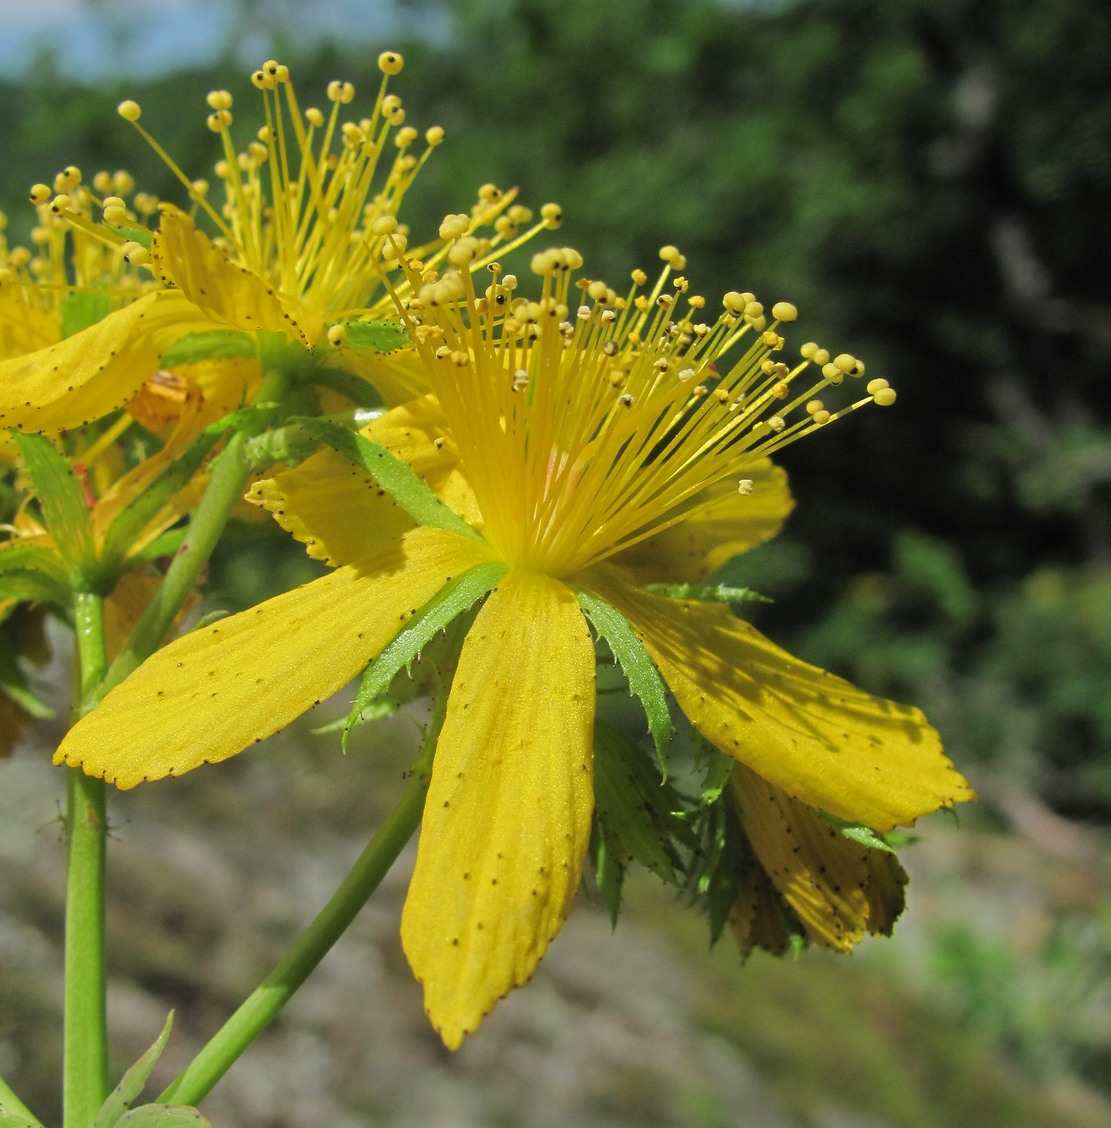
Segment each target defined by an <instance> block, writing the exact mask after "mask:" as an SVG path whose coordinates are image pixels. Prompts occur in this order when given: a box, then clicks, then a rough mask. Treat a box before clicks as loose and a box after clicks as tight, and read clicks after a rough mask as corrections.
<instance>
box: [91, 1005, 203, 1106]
mask: <svg viewBox="0 0 1111 1128" xmlns="http://www.w3.org/2000/svg"><path fill="white" fill-rule="evenodd" d="M173 1025H174V1012H173V1011H170V1013H169V1014H168V1015H167V1016H166V1021H165V1023H164V1024H163V1026H162V1032H161V1033H160V1034H159V1035H158V1037H157V1038H155V1040H154V1042H153V1043H152V1044H151V1046H150V1048H149V1049H148V1050H147V1051H146V1052H145V1053H144V1054H143V1056H142V1057H140V1058H139V1060H138V1061H137V1062H135V1064H134V1065H132V1066H131V1067H130V1068H129V1069H128V1071H127V1072H126V1073H125V1074H124V1075H123V1078H122V1079H121V1080H120V1083H119V1084H118V1085H117V1086H116V1087H115V1088H114V1089H113V1090H112V1091H111V1092H110V1093H109V1094H108V1098H107V1100H105V1102H104V1104H102V1105H101V1106H100V1109H99V1110H98V1112H97V1114H96V1118H95V1119H94V1120H93V1128H114V1126H115V1125H116V1124H120V1123H123V1118H124V1116H125V1114H126V1113H127V1111H128V1109H129V1108H131V1105H132V1102H133V1101H134V1100H135V1098H136V1097H138V1095H139V1094H140V1093H141V1092H142V1091H143V1087H144V1086H145V1085H146V1083H147V1080H148V1079H149V1078H150V1075H151V1071H152V1070H153V1069H154V1066H155V1064H156V1063H157V1061H158V1059H159V1058H160V1057H161V1056H162V1051H163V1050H164V1049H165V1048H166V1042H167V1041H168V1040H169V1037H170V1031H171V1030H172V1029H173ZM147 1107H150V1106H147ZM136 1111H138V1110H136ZM194 1123H196V1122H194Z"/></svg>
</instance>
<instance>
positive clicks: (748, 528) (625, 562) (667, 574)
mask: <svg viewBox="0 0 1111 1128" xmlns="http://www.w3.org/2000/svg"><path fill="white" fill-rule="evenodd" d="M745 478H746V479H748V480H749V481H751V482H752V492H751V493H744V494H742V493H741V492H740V491H739V490H738V489H737V483H736V482H732V481H730V482H721V483H719V484H718V485H717V486H714V487H713V488H712V489H710V490H706V491H705V492H704V495H703V497H702V498H700V499H699V500H700V502H702V503H703V504H702V506H701V508H699V509H697V510H696V511H695V512H694V514H693V515H692V516H691V517H689V518H688V519H687V520H685V521H683V522H681V523H680V524H678V525H672V526H671V527H670V528H668V529H665V530H664V531H663V532H662V533H658V534H657V535H656V536H654V537H650V538H649V539H648V540H645V541H641V542H640V543H639V544H636V545H633V547H632V548H630V549H627V550H626V551H624V552H622V553H620V554H619V555H618V556H616V557H614V564H616V565H618V566H619V567H621V568H622V569H623V570H624V571H625V573H626V574H627V575H629V576H630V577H631V578H632V579H633V580H634V581H635V582H636V583H643V584H647V583H680V582H683V581H689V580H700V579H702V578H703V577H705V576H706V575H708V574H709V573H710V572H712V571H713V570H714V569H715V568H720V567H721V565H722V564H724V563H725V562H726V561H727V560H729V559H730V558H732V557H734V556H736V555H737V553H739V552H744V551H745V550H746V549H749V548H752V547H753V546H754V545H758V544H762V543H763V542H764V541H766V540H770V539H771V538H772V537H774V536H775V534H776V533H778V532H779V530H780V529H781V528H782V526H783V522H784V521H785V520H786V519H787V515H788V514H789V513H790V512H791V509H792V508H793V507H794V500H793V499H792V497H791V491H790V490H789V489H788V488H787V475H786V473H785V472H784V471H783V470H781V469H780V468H779V467H778V466H774V465H773V464H772V462H771V460H770V459H767V458H764V459H761V460H760V461H759V462H756V463H754V464H752V465H751V466H746V467H745Z"/></svg>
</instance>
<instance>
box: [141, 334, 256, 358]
mask: <svg viewBox="0 0 1111 1128" xmlns="http://www.w3.org/2000/svg"><path fill="white" fill-rule="evenodd" d="M255 351H256V350H255V339H254V337H253V336H251V334H250V333H243V332H241V331H240V330H239V329H206V330H204V331H203V332H200V333H186V334H185V336H184V337H179V338H178V339H177V340H176V341H174V343H173V344H172V345H170V347H169V348H168V349H167V350H166V351H165V352H164V353H163V354H162V365H163V367H164V368H174V367H175V366H176V365H179V364H196V363H198V362H199V361H202V360H238V359H243V358H253V357H254V356H255Z"/></svg>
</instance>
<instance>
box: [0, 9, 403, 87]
mask: <svg viewBox="0 0 1111 1128" xmlns="http://www.w3.org/2000/svg"><path fill="white" fill-rule="evenodd" d="M255 4H256V6H257V7H258V8H261V9H262V10H264V11H267V12H269V13H274V12H280V13H281V19H282V27H283V31H285V32H286V33H288V34H292V35H296V34H298V33H301V32H310V31H312V32H313V33H314V34H315V32H316V31H317V29H319V28H321V27H323V28H326V29H327V30H328V32H329V33H330V34H331V35H332V36H334V37H337V38H339V37H342V38H343V39H344V40H347V41H349V42H350V41H352V40H356V41H357V40H359V39H365V41H366V42H367V44H368V46H370V45H375V46H376V47H377V46H380V45H381V44H382V41H383V37H384V36H389V35H390V34H396V33H397V32H398V31H399V30H400V29H402V28H405V27H412V26H413V24H412V17H409V18H408V22H407V19H406V17H405V16H404V15H403V14H402V13H400V12H399V11H398V10H397V8H396V7H395V4H394V2H393V0H311V3H298V2H297V0H255ZM237 7H239V5H237V4H236V3H235V0H0V73H3V74H4V75H5V76H6V77H9V78H16V77H20V76H22V75H23V74H25V73H26V71H27V69H28V68H29V67H30V66H31V65H32V64H33V62H34V60H35V58H36V55H37V54H38V52H40V51H41V50H43V49H44V48H45V49H50V50H51V51H52V52H53V53H54V54H55V57H56V59H57V62H58V64H59V66H60V67H61V68H62V69H64V70H66V71H69V72H77V73H80V74H84V75H87V77H88V78H89V79H90V81H95V80H97V79H101V78H104V77H106V76H109V75H111V74H112V73H114V72H120V71H124V70H126V71H127V72H128V73H130V74H135V75H141V76H147V75H151V74H155V73H157V72H158V71H161V70H165V69H167V68H169V69H174V68H177V67H182V66H189V65H191V64H196V63H202V62H205V61H211V59H212V57H213V54H214V50H216V49H219V48H220V47H222V46H223V45H224V44H225V42H226V41H227V40H228V38H229V36H230V35H231V34H232V30H233V27H234V17H235V12H236V9H237ZM307 13H311V15H309V14H307ZM240 32H241V34H239V35H237V44H238V50H239V53H240V54H241V55H242V56H243V58H244V61H250V62H252V63H253V62H255V61H256V56H257V54H258V52H259V51H265V50H266V47H267V45H268V44H267V39H266V36H265V35H264V34H256V35H252V34H251V33H250V31H249V30H248V31H246V32H244V31H243V29H240Z"/></svg>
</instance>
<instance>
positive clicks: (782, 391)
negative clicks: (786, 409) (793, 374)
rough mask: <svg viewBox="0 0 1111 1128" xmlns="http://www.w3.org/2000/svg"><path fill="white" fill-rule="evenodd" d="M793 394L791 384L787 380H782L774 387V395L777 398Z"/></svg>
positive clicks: (784, 397)
mask: <svg viewBox="0 0 1111 1128" xmlns="http://www.w3.org/2000/svg"><path fill="white" fill-rule="evenodd" d="M790 394H791V385H790V384H788V383H787V382H786V381H785V380H780V381H779V383H778V384H775V385H774V386H773V387H772V395H773V396H775V398H776V399H786V398H787V397H788V396H789V395H790Z"/></svg>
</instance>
